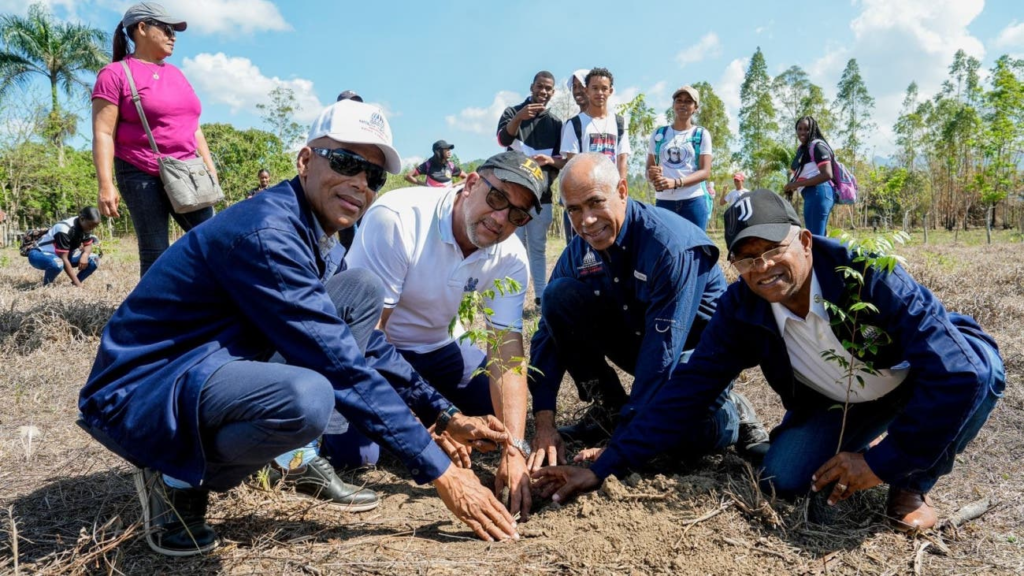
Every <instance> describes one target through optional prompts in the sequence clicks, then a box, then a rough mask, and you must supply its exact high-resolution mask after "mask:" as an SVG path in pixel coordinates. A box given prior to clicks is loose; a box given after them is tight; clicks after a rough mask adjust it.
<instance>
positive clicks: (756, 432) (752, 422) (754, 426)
mask: <svg viewBox="0 0 1024 576" xmlns="http://www.w3.org/2000/svg"><path fill="white" fill-rule="evenodd" d="M729 400H732V402H733V404H735V405H736V411H737V412H738V413H739V415H740V434H739V439H738V440H736V451H737V452H739V453H740V455H741V456H745V457H747V458H750V459H752V460H757V461H759V460H761V459H763V458H764V455H765V454H767V453H768V448H769V447H770V446H771V445H770V444H769V443H768V442H769V436H768V431H767V430H765V428H764V424H762V423H761V420H759V419H758V418H757V413H756V412H755V411H754V405H753V404H751V403H750V400H747V397H746V396H744V395H743V394H740V393H739V392H736V391H733V392H729Z"/></svg>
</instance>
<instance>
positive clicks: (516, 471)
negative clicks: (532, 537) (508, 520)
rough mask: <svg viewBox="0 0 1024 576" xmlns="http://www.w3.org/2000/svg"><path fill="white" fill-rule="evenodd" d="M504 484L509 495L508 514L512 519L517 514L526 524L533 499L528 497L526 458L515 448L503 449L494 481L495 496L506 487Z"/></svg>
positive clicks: (528, 484) (528, 480)
mask: <svg viewBox="0 0 1024 576" xmlns="http://www.w3.org/2000/svg"><path fill="white" fill-rule="evenodd" d="M506 482H507V483H508V484H507V486H508V489H509V493H510V494H511V501H510V502H509V512H511V513H512V516H513V517H515V515H516V514H519V515H520V519H521V520H522V521H523V522H526V521H527V520H529V519H530V507H531V506H532V505H533V499H532V498H531V497H530V471H529V470H528V469H527V467H526V458H524V457H523V454H522V453H521V452H520V451H519V450H517V449H515V448H512V449H505V452H504V454H502V455H501V462H500V463H499V464H498V475H497V477H496V478H495V479H494V493H495V494H496V495H499V496H500V495H501V490H502V488H504V487H505V486H506ZM502 504H504V502H502Z"/></svg>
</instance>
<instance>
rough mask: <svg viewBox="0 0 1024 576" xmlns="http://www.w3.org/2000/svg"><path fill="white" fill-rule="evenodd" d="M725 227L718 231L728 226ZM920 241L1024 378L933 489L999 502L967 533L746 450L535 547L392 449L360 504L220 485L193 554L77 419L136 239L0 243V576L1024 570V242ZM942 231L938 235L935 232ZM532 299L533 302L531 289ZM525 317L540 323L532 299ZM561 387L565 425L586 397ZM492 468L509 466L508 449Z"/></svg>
mask: <svg viewBox="0 0 1024 576" xmlns="http://www.w3.org/2000/svg"><path fill="white" fill-rule="evenodd" d="M718 235H719V236H720V233H719V234H718ZM999 239H1000V240H1001V243H999V244H994V245H992V246H983V245H982V246H978V245H958V246H953V245H948V244H947V245H940V246H936V245H934V244H933V245H929V246H921V245H912V246H908V247H906V248H905V249H904V250H903V253H904V254H905V255H906V257H907V258H908V259H909V260H910V262H911V264H910V270H911V272H912V274H914V275H915V277H917V278H918V279H920V280H922V281H923V283H924V284H925V285H926V286H928V287H930V288H931V289H932V290H933V291H934V292H935V293H936V294H937V295H938V296H939V298H940V299H941V300H942V301H943V302H944V303H945V304H946V306H947V307H948V308H949V309H951V310H956V311H959V312H964V313H967V314H971V315H973V316H974V317H975V318H977V319H978V321H979V322H980V323H981V324H982V326H984V327H985V328H986V329H987V330H988V331H989V332H990V333H991V334H992V335H993V336H994V337H995V338H996V340H997V341H998V342H999V344H1000V346H1001V350H1002V354H1003V357H1004V358H1005V360H1006V366H1007V374H1008V386H1007V392H1006V396H1005V398H1004V399H1003V400H1002V402H1001V403H1000V405H999V406H998V407H997V408H996V410H995V412H994V413H993V415H992V417H991V419H990V420H989V422H988V424H987V425H986V426H985V428H984V429H983V430H982V431H981V434H980V435H979V436H978V438H977V439H976V440H975V441H974V443H973V444H972V445H971V446H970V447H969V448H968V450H967V452H965V453H964V454H963V455H962V457H961V458H959V460H958V466H957V467H956V469H955V470H954V471H953V473H952V474H950V475H949V476H947V477H945V478H944V479H942V480H941V481H940V483H939V484H938V486H937V487H936V488H935V490H934V491H933V493H932V497H933V499H934V500H935V503H936V504H937V506H938V508H939V509H940V512H941V513H942V514H943V515H944V516H948V515H950V514H952V513H953V512H955V511H956V510H958V509H960V508H961V507H963V506H965V505H967V504H970V503H972V502H975V501H977V500H979V499H981V498H989V499H991V500H992V501H993V502H994V503H995V505H994V507H993V508H992V509H991V510H990V511H989V512H988V513H987V514H985V515H983V516H981V517H980V518H978V519H976V520H973V521H971V522H969V523H967V524H965V525H964V526H962V527H960V528H959V529H956V530H954V529H950V530H938V531H933V532H930V533H927V534H924V535H917V536H913V537H910V536H904V535H901V534H899V533H896V532H894V531H892V530H891V529H890V528H888V527H887V525H886V523H885V518H884V508H885V488H876V489H873V490H869V491H867V492H866V493H863V494H859V495H857V496H856V497H855V498H853V499H851V500H850V501H848V502H845V503H842V504H840V505H839V506H837V507H836V508H835V509H832V510H826V509H825V508H824V507H823V506H821V505H820V503H818V502H817V501H808V500H800V501H797V502H783V501H772V500H771V499H769V498H767V497H766V496H763V495H761V494H760V493H759V492H758V491H757V490H756V489H755V488H754V482H753V477H752V472H751V470H750V469H749V467H748V466H747V465H746V464H745V463H744V461H743V460H742V459H740V458H739V457H738V456H736V454H735V453H733V452H732V451H727V452H725V453H722V454H717V455H713V456H708V457H705V458H703V459H702V460H700V461H696V462H672V461H668V460H664V459H663V460H661V461H657V462H655V463H653V464H652V465H651V466H649V467H648V468H647V469H644V470H641V471H638V473H636V474H633V475H630V476H629V477H627V478H623V479H621V481H620V479H612V480H609V482H608V483H606V485H605V486H604V487H603V488H602V490H600V491H596V492H593V493H590V494H587V495H584V496H582V497H580V498H578V499H576V500H574V501H571V502H569V503H567V504H566V505H564V506H558V505H556V504H553V503H550V502H539V503H537V504H536V506H535V513H534V515H533V516H532V517H531V519H530V521H529V522H527V523H522V524H520V533H521V535H522V537H523V538H522V540H521V541H520V542H518V543H499V544H488V543H485V542H481V541H479V540H477V539H476V538H474V537H473V535H472V533H471V532H470V531H469V529H468V528H466V527H465V526H463V525H462V524H461V523H459V522H457V521H456V520H455V519H454V517H453V516H452V515H451V514H450V513H449V512H448V511H447V510H446V509H445V508H444V506H443V504H442V503H441V501H440V500H439V499H438V498H436V496H435V492H434V490H433V489H432V488H431V487H429V486H426V487H421V486H416V485H415V484H414V483H413V482H411V481H410V480H408V479H407V476H406V475H405V472H404V470H403V468H402V467H401V465H400V464H398V463H397V461H395V460H394V459H391V458H388V457H385V458H384V461H383V462H382V463H381V465H380V466H379V467H377V468H376V469H373V470H366V471H360V472H355V473H350V474H347V478H348V479H349V481H354V482H360V483H365V484H366V485H367V486H368V487H371V488H373V489H374V490H377V491H379V492H380V493H381V495H382V496H383V503H382V504H381V506H380V507H379V508H378V509H376V510H374V511H372V512H368V513H364V514H348V513H345V512H344V511H341V510H338V509H335V508H332V507H330V506H327V505H323V504H319V503H315V502H313V501H311V500H308V499H304V498H300V497H298V496H296V495H295V494H293V493H289V492H280V491H277V492H265V491H261V490H259V489H257V488H255V487H254V486H242V487H240V488H238V489H235V490H233V491H231V492H230V493H227V494H222V495H216V496H214V497H213V499H212V502H211V508H210V521H211V523H212V524H213V525H214V527H215V528H216V529H217V530H218V532H219V533H220V535H221V537H222V540H223V545H222V546H221V547H220V548H219V549H218V550H216V551H215V552H214V553H212V554H210V555H207V556H202V557H198V558H191V559H182V560H176V559H167V558H164V557H161V556H157V555H155V554H153V553H151V552H150V551H149V549H148V547H147V546H146V544H145V542H144V540H143V539H142V538H141V531H140V525H139V523H138V521H139V516H140V507H139V503H138V500H137V498H136V496H135V492H134V489H133V487H132V483H131V476H130V473H131V470H130V469H129V467H128V465H126V464H125V463H124V462H123V461H121V460H119V459H118V458H117V457H115V456H113V455H112V454H110V453H108V452H107V451H106V450H104V449H103V448H102V447H101V446H100V445H99V444H97V443H96V442H94V441H92V440H91V439H90V438H89V437H88V436H86V435H85V434H84V433H83V432H81V431H80V430H79V429H78V428H77V427H76V426H75V424H74V421H75V418H76V414H77V409H76V401H77V397H78V390H79V388H80V387H81V386H82V384H83V383H84V381H85V378H86V375H87V374H88V371H89V368H90V366H91V364H92V360H93V357H94V355H95V351H96V346H97V341H98V336H99V334H100V332H101V330H102V328H103V325H104V323H105V322H106V321H107V319H108V318H109V317H110V315H111V314H112V313H113V311H114V310H115V309H116V307H117V305H118V304H119V303H120V302H121V301H122V300H123V298H124V297H125V296H126V295H127V294H128V293H129V292H130V290H131V289H132V288H133V286H134V283H135V279H136V278H137V270H138V268H137V261H136V260H135V258H134V252H135V247H134V245H132V244H131V243H130V241H129V240H120V241H119V240H112V241H108V242H107V243H106V244H105V250H106V254H105V256H104V259H103V265H102V267H101V269H100V270H99V271H98V272H97V273H96V275H95V276H93V278H91V279H90V280H89V281H88V282H87V283H86V288H85V289H84V290H73V289H71V288H70V287H69V286H68V283H67V279H66V278H64V279H62V280H61V281H59V285H58V286H56V287H54V288H52V289H42V288H39V287H37V285H38V283H39V279H40V277H41V272H37V271H35V270H33V269H31V268H30V267H29V266H28V264H27V262H26V261H25V260H24V259H22V258H20V257H19V256H18V254H17V252H16V251H14V250H10V249H6V250H0V398H2V402H0V573H2V574H17V573H21V574H36V573H39V574H58V573H59V574H78V573H88V574H92V573H110V574H205V573H225V574H269V573H274V574H303V573H305V574H349V573H357V574H438V575H440V574H544V573H551V574H739V575H746V574H749V575H757V576H761V575H763V574H887V575H891V574H914V573H920V574H1020V573H1024V548H1022V546H1024V545H1022V542H1021V540H1022V539H1024V498H1022V497H1021V493H1022V491H1024V475H1022V465H1021V461H1022V458H1024V432H1022V431H1024V392H1022V390H1021V386H1020V384H1021V383H1022V376H1024V331H1022V329H1021V326H1022V325H1024V245H1022V244H1020V243H1009V242H1008V240H1009V238H1008V236H1007V237H1000V238H999ZM935 241H936V239H935V236H934V235H933V242H935ZM531 301H532V298H531ZM527 315H528V317H529V318H535V317H536V312H535V310H533V307H532V304H531V305H528V309H527ZM738 388H739V390H740V391H742V392H744V393H745V394H747V395H748V396H749V397H750V398H751V400H752V401H753V402H754V403H755V405H756V406H757V408H758V410H759V412H760V414H761V415H762V417H763V418H764V419H765V420H766V422H767V424H768V425H769V426H770V425H773V424H775V423H777V422H778V421H779V420H780V418H781V416H782V411H781V406H780V405H779V403H778V401H777V399H776V398H775V397H774V396H773V394H772V393H771V391H770V390H769V389H768V387H767V385H766V384H765V382H764V380H763V377H762V376H761V374H760V372H758V371H749V372H747V373H745V374H744V375H743V377H742V378H741V381H740V383H739V384H738ZM574 389H575V387H574V386H572V385H571V384H566V385H564V386H563V388H562V390H563V394H562V397H561V398H560V406H562V407H565V409H564V410H563V411H562V415H561V416H560V419H561V420H563V421H568V419H569V418H570V417H571V416H572V412H573V411H574V410H579V409H580V408H581V406H580V405H579V401H578V400H577V399H575V398H573V395H572V394H571V393H572V392H573V391H574ZM476 460H477V462H476V463H475V469H476V470H477V472H478V474H479V475H480V476H481V478H483V479H484V480H485V481H490V480H491V479H492V478H493V473H494V470H495V460H494V459H493V458H486V457H483V458H481V457H477V458H476Z"/></svg>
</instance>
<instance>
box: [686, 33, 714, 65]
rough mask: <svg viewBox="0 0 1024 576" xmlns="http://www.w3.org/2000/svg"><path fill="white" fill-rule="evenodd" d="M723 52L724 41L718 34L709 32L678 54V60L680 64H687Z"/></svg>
mask: <svg viewBox="0 0 1024 576" xmlns="http://www.w3.org/2000/svg"><path fill="white" fill-rule="evenodd" d="M721 53H722V43H721V42H719V41H718V34H715V33H714V32H708V33H707V34H705V35H704V36H703V37H702V38H701V39H700V40H698V41H697V43H696V44H694V45H693V46H690V47H689V48H685V49H683V50H682V51H680V52H679V53H678V54H676V61H677V62H679V66H686V65H687V64H693V63H695V62H700V61H701V60H704V59H705V58H708V57H715V56H718V55H719V54H721Z"/></svg>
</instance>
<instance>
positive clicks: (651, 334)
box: [529, 153, 768, 470]
mask: <svg viewBox="0 0 1024 576" xmlns="http://www.w3.org/2000/svg"><path fill="white" fill-rule="evenodd" d="M561 190H562V197H563V199H564V201H565V208H566V210H567V211H568V213H569V218H570V219H571V220H572V225H573V227H574V228H575V229H576V232H577V234H578V236H577V237H576V238H574V239H573V240H572V241H571V242H570V243H569V245H568V246H567V247H566V249H565V252H563V253H562V256H561V257H560V258H559V259H558V263H557V264H555V269H554V271H553V272H552V273H551V281H550V283H549V284H548V287H547V289H546V290H545V292H544V299H543V300H542V304H541V321H540V324H539V325H538V327H537V331H536V332H535V333H534V336H533V340H532V343H531V347H530V366H531V370H530V371H529V378H530V392H531V393H532V395H533V410H534V415H535V418H536V423H537V433H536V436H535V437H534V450H535V452H534V454H533V455H532V456H531V458H532V460H531V461H530V468H531V469H533V470H536V469H538V468H540V466H541V465H542V464H543V463H544V461H547V462H548V463H549V464H555V463H557V462H560V461H564V459H565V458H564V447H563V437H568V438H570V439H572V440H574V441H577V442H584V443H593V442H595V441H598V440H601V439H606V438H608V436H610V435H611V432H612V429H613V428H614V427H615V426H616V425H617V423H619V422H620V421H621V422H622V423H625V422H628V421H629V420H631V419H632V418H634V417H635V415H636V414H638V413H641V412H642V410H643V409H644V407H645V406H646V405H647V404H648V403H649V402H651V399H652V398H654V397H655V395H656V394H657V391H658V389H659V388H661V387H662V386H664V385H665V382H666V381H668V378H669V374H671V372H672V370H673V369H675V368H676V365H677V363H679V362H680V358H681V357H683V352H684V350H686V351H688V350H691V349H692V348H693V346H694V345H695V344H696V342H697V340H698V339H699V337H700V333H701V332H702V331H703V330H704V329H705V326H707V323H708V321H709V320H710V319H711V315H712V314H713V313H714V311H715V305H716V302H717V301H718V298H719V296H720V295H721V294H722V292H723V291H724V290H725V277H724V275H723V274H722V270H721V269H720V268H719V267H718V248H717V247H716V246H715V244H714V243H713V242H712V241H711V240H710V239H709V238H708V237H707V235H706V234H705V233H704V231H703V230H701V229H699V228H697V227H696V226H694V225H693V224H691V223H690V222H687V221H686V220H684V219H683V218H681V217H680V216H678V215H676V214H673V213H671V212H669V211H668V210H663V209H661V208H655V207H653V206H648V205H645V204H642V203H640V202H636V201H634V200H632V199H630V198H628V190H627V188H626V181H625V180H622V179H620V178H619V174H618V171H617V170H616V168H615V166H614V165H613V164H612V162H611V160H609V159H608V158H607V157H604V156H602V155H601V154H596V153H585V154H579V155H577V156H576V157H574V158H573V159H572V160H570V161H569V162H568V163H567V164H566V166H565V169H564V170H563V171H562V176H561ZM606 357H607V358H609V359H611V360H612V361H613V362H614V363H615V364H617V365H618V366H619V367H620V368H622V369H623V370H625V371H627V372H629V373H631V374H633V376H634V380H633V387H632V389H631V391H630V392H629V393H628V395H627V393H626V391H625V390H624V389H623V387H622V384H621V383H620V382H619V378H618V376H617V375H616V373H615V370H614V369H612V367H611V366H610V365H609V364H608V362H607V361H606V360H605V358H606ZM566 371H568V372H569V375H570V376H572V378H573V380H574V381H575V383H576V387H577V389H578V391H579V394H580V398H581V399H582V400H585V401H589V400H593V401H594V405H593V407H592V409H591V411H590V413H589V414H588V415H587V416H586V417H584V418H583V419H582V420H581V421H580V422H579V423H578V424H575V425H573V426H566V427H563V428H560V429H558V430H556V429H555V427H554V421H555V408H556V405H555V404H556V403H555V400H556V398H557V395H558V389H559V386H560V385H561V382H562V377H563V376H564V375H565V373H566ZM720 392H721V396H722V398H721V399H720V400H721V401H720V402H719V404H718V406H717V408H716V410H714V411H712V412H710V413H708V414H706V415H704V416H703V417H702V418H701V420H702V423H703V424H702V426H703V427H702V428H701V433H700V434H698V436H697V437H695V438H694V439H693V440H694V442H693V445H692V446H690V448H692V450H690V451H692V452H706V451H709V450H712V449H716V448H724V447H726V446H729V445H731V444H734V443H736V442H737V440H741V441H742V442H743V444H742V446H741V447H743V448H746V447H747V446H748V445H759V444H762V443H763V442H765V441H767V439H768V438H767V433H766V432H764V430H763V429H761V428H760V425H759V424H756V418H755V417H754V415H753V409H752V407H750V406H749V404H748V403H747V402H746V401H745V400H744V399H742V398H740V397H739V395H737V394H735V393H732V394H730V391H729V390H721V391H720ZM741 424H744V426H743V427H742V429H741V426H740V425H741ZM618 425H621V423H619V424H618ZM758 430H759V431H760V436H761V438H760V440H750V438H751V437H755V436H757V433H756V431H758ZM602 434H603V438H602V437H601V435H602ZM765 447H766V446H765ZM752 451H755V449H752ZM594 453H595V451H594V450H587V451H585V452H584V453H583V454H582V457H584V458H588V457H592V456H593V454H594Z"/></svg>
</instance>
